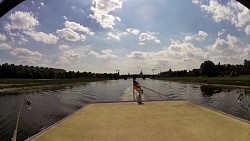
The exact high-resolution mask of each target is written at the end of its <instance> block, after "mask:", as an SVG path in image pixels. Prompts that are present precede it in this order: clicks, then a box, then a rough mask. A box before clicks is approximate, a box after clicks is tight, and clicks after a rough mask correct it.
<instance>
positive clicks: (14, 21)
mask: <svg viewBox="0 0 250 141" xmlns="http://www.w3.org/2000/svg"><path fill="white" fill-rule="evenodd" d="M8 19H9V20H10V22H7V23H6V24H5V26H4V29H5V30H6V31H11V30H14V29H19V30H33V29H34V28H35V27H36V26H37V25H39V22H38V20H37V19H36V18H35V17H34V15H33V13H32V12H21V11H16V12H15V13H14V14H11V15H10V16H9V17H8Z"/></svg>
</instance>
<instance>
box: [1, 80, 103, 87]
mask: <svg viewBox="0 0 250 141" xmlns="http://www.w3.org/2000/svg"><path fill="white" fill-rule="evenodd" d="M101 80H107V79H100V78H93V79H0V89H5V88H22V87H30V86H45V85H62V84H73V83H85V82H93V81H101Z"/></svg>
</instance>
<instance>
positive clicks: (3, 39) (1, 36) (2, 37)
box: [0, 33, 6, 42]
mask: <svg viewBox="0 0 250 141" xmlns="http://www.w3.org/2000/svg"><path fill="white" fill-rule="evenodd" d="M5 40H6V36H5V35H4V34H1V33H0V42H3V41H5Z"/></svg>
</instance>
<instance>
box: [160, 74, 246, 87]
mask: <svg viewBox="0 0 250 141" xmlns="http://www.w3.org/2000/svg"><path fill="white" fill-rule="evenodd" d="M157 79H159V80H167V81H181V82H196V83H207V84H223V85H239V86H250V75H241V76H238V77H230V76H224V77H166V78H157Z"/></svg>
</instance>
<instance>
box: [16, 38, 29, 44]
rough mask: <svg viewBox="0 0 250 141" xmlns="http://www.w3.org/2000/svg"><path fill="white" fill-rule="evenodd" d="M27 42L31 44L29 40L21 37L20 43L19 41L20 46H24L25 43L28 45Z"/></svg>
mask: <svg viewBox="0 0 250 141" xmlns="http://www.w3.org/2000/svg"><path fill="white" fill-rule="evenodd" d="M27 42H29V40H28V39H27V38H24V37H21V38H20V41H18V44H20V45H21V44H24V43H27Z"/></svg>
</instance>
